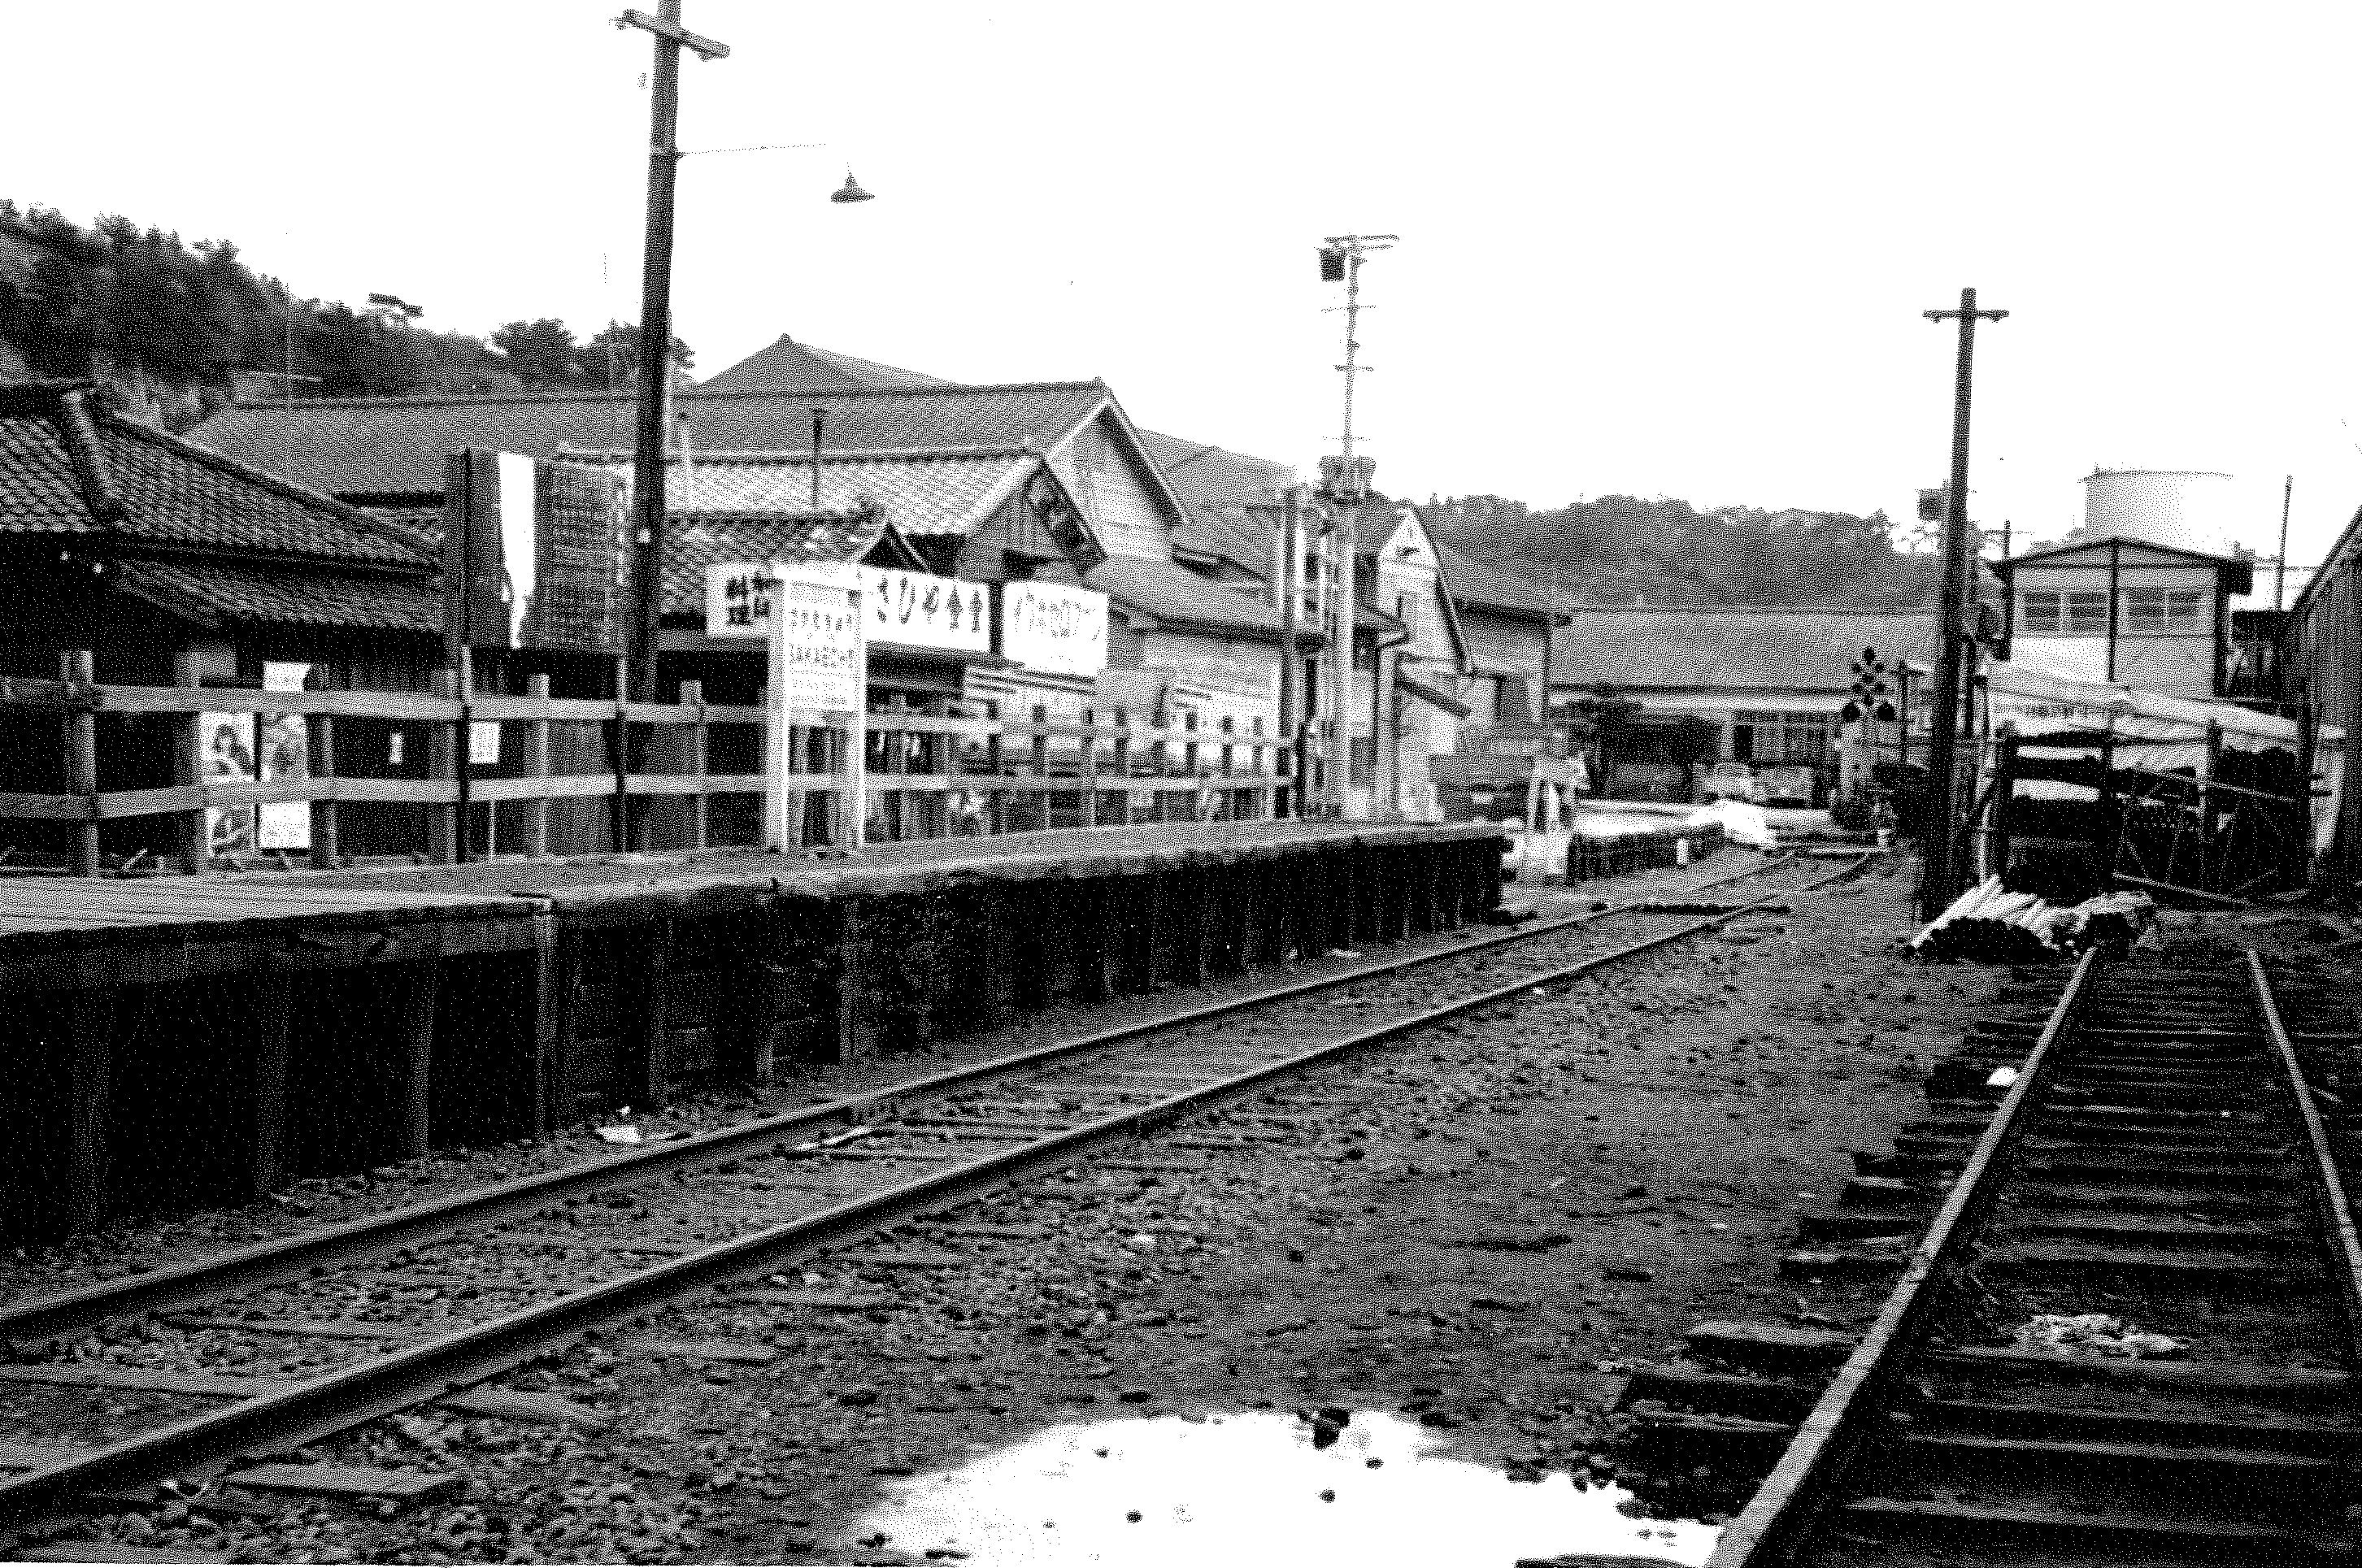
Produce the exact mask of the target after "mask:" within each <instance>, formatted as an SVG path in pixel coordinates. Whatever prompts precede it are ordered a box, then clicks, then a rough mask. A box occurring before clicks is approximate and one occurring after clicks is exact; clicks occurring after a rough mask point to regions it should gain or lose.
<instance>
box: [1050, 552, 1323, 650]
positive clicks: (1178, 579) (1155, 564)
mask: <svg viewBox="0 0 2362 1568" xmlns="http://www.w3.org/2000/svg"><path fill="white" fill-rule="evenodd" d="M1083 581H1084V583H1085V584H1086V585H1087V586H1088V587H1094V588H1099V589H1102V590H1104V591H1105V592H1106V593H1107V594H1108V596H1109V598H1113V599H1115V600H1116V601H1117V602H1118V603H1120V604H1122V605H1124V606H1127V607H1128V608H1130V609H1136V610H1140V611H1142V613H1144V614H1146V615H1148V616H1150V617H1152V618H1153V619H1154V620H1156V621H1157V622H1159V623H1160V624H1162V625H1166V626H1187V627H1194V628H1199V629H1202V630H1210V631H1226V632H1230V633H1232V634H1234V635H1237V636H1241V637H1248V638H1252V639H1253V640H1255V641H1278V639H1279V632H1280V626H1279V611H1278V610H1277V609H1275V608H1273V607H1272V606H1270V605H1268V604H1265V603H1264V602H1263V601H1262V600H1261V599H1254V598H1248V597H1247V596H1246V595H1244V594H1242V593H1239V592H1236V591H1234V590H1232V589H1231V588H1226V587H1222V586H1221V585H1220V584H1219V583H1213V582H1209V581H1208V580H1207V579H1205V578H1204V577H1201V576H1198V574H1197V573H1195V572H1193V571H1191V570H1189V568H1188V567H1187V566H1182V565H1175V563H1173V562H1171V561H1156V560H1147V559H1142V558H1140V557H1136V556H1130V555H1110V556H1109V557H1108V558H1107V560H1105V561H1104V562H1102V563H1100V564H1099V565H1097V566H1094V567H1093V568H1091V570H1090V571H1089V573H1087V575H1086V576H1084V578H1083Z"/></svg>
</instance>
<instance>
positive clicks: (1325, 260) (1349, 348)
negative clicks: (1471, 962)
mask: <svg viewBox="0 0 2362 1568" xmlns="http://www.w3.org/2000/svg"><path fill="white" fill-rule="evenodd" d="M1400 238H1401V236H1399V235H1391V234H1345V235H1330V236H1329V237H1328V238H1327V239H1325V240H1323V241H1322V242H1321V247H1320V277H1321V280H1322V281H1323V282H1330V283H1334V282H1340V281H1341V282H1342V283H1343V284H1344V285H1345V302H1344V304H1343V305H1342V306H1334V305H1332V306H1330V307H1329V308H1330V309H1331V310H1339V309H1341V310H1342V311H1343V312H1344V313H1345V362H1344V363H1343V364H1342V365H1340V366H1338V367H1337V368H1338V369H1339V370H1340V371H1341V372H1343V374H1344V377H1345V420H1344V430H1343V434H1342V443H1341V452H1340V455H1339V456H1337V457H1335V458H1333V459H1332V458H1323V459H1322V460H1321V464H1320V468H1321V481H1322V483H1321V490H1322V493H1323V494H1324V495H1325V496H1326V497H1327V499H1329V500H1330V502H1332V503H1333V504H1334V506H1335V509H1336V513H1337V516H1336V521H1335V522H1334V523H1333V524H1332V525H1331V526H1330V535H1329V541H1330V550H1331V552H1332V559H1333V560H1334V561H1335V562H1336V589H1335V592H1334V593H1333V595H1332V596H1331V597H1332V598H1334V599H1335V601H1336V610H1335V614H1334V616H1333V618H1332V630H1330V643H1329V673H1330V693H1331V701H1330V705H1329V722H1330V727H1331V729H1332V732H1333V733H1334V734H1335V736H1336V740H1335V743H1334V744H1333V745H1332V746H1331V747H1330V756H1329V767H1330V802H1331V804H1332V806H1333V809H1334V812H1335V815H1337V816H1339V817H1342V816H1344V815H1345V802H1346V798H1347V795H1346V792H1347V790H1348V789H1349V788H1350V787H1351V785H1352V776H1353V608H1354V592H1355V584H1354V578H1355V575H1356V574H1355V571H1354V565H1355V562H1356V560H1357V558H1358V554H1359V546H1358V544H1357V542H1356V541H1355V539H1354V529H1355V525H1356V523H1357V522H1358V521H1359V513H1360V511H1361V507H1362V503H1363V501H1364V500H1366V499H1369V494H1370V474H1371V465H1370V463H1369V460H1368V459H1366V458H1361V457H1357V456H1356V455H1354V452H1353V382H1354V379H1355V378H1357V377H1358V376H1360V375H1361V374H1362V373H1363V372H1364V371H1368V370H1373V369H1374V368H1376V367H1374V366H1370V365H1364V364H1363V363H1362V345H1361V341H1360V333H1359V330H1358V329H1359V327H1360V325H1361V320H1362V312H1363V310H1364V309H1368V308H1372V307H1366V306H1364V305H1363V303H1362V262H1363V259H1364V258H1367V257H1368V256H1369V255H1371V254H1372V253H1374V252H1376V251H1381V250H1392V249H1393V248H1394V247H1395V244H1396V241H1397V240H1399V239H1400ZM1377 665H1378V661H1377V656H1376V654H1375V652H1374V651H1373V652H1372V655H1371V659H1370V689H1371V692H1372V694H1373V696H1377V695H1380V694H1379V693H1378V691H1377V683H1378V668H1377ZM1377 749H1378V734H1377V729H1376V728H1375V727H1374V726H1373V728H1372V729H1371V731H1370V782H1371V784H1372V786H1373V788H1374V786H1375V784H1376V783H1377Z"/></svg>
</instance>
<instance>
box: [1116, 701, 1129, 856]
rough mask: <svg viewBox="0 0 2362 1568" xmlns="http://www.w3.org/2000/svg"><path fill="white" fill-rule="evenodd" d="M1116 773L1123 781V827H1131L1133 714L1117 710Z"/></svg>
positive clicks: (1121, 709) (1127, 710)
mask: <svg viewBox="0 0 2362 1568" xmlns="http://www.w3.org/2000/svg"><path fill="white" fill-rule="evenodd" d="M1115 771H1116V773H1117V775H1118V776H1119V777H1120V778H1121V779H1122V781H1123V808H1122V818H1123V825H1124V826H1125V827H1126V828H1129V827H1131V710H1130V709H1128V708H1121V707H1119V708H1117V709H1116V710H1115Z"/></svg>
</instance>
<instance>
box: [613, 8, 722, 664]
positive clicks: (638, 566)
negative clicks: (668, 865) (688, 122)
mask: <svg viewBox="0 0 2362 1568" xmlns="http://www.w3.org/2000/svg"><path fill="white" fill-rule="evenodd" d="M615 26H616V27H638V28H640V29H642V30H643V31H645V32H648V33H652V34H654V35H655V36H656V62H655V67H654V69H653V70H651V71H649V73H648V215H647V236H646V243H645V245H644V247H643V248H642V251H641V257H640V365H639V398H638V408H637V409H636V411H635V420H634V424H633V441H632V510H633V511H635V513H637V514H638V520H637V521H638V527H637V528H636V529H635V531H634V533H633V541H634V544H635V553H634V554H635V558H634V561H633V573H632V595H633V608H634V609H635V611H636V612H637V613H635V615H634V616H633V618H632V646H631V650H630V652H631V663H632V671H633V674H632V680H633V684H634V685H635V686H636V687H637V689H638V696H639V698H640V700H641V701H643V702H653V701H655V700H656V685H657V617H658V616H659V615H660V614H661V613H662V607H663V604H664V582H663V577H664V543H665V472H664V468H665V406H666V403H667V401H668V399H667V396H666V394H667V391H668V389H669V387H670V385H671V381H672V192H673V181H674V177H675V176H676V175H677V174H678V173H679V170H680V148H679V146H677V145H676V144H675V140H674V137H675V136H676V134H677V132H678V128H679V126H678V123H679V118H680V51H681V49H682V48H683V46H686V47H688V48H689V49H693V50H695V51H696V53H697V55H698V57H699V58H700V59H701V60H724V59H727V58H728V57H729V54H730V46H729V45H727V44H723V43H716V42H715V41H714V40H713V39H712V38H701V37H700V36H699V35H697V34H695V33H692V32H690V30H689V29H688V28H686V27H682V26H681V25H680V0H661V3H660V4H659V5H657V15H655V16H649V15H648V14H647V13H646V12H645V11H626V12H624V14H623V15H622V16H618V17H616V18H615ZM618 695H621V694H618Z"/></svg>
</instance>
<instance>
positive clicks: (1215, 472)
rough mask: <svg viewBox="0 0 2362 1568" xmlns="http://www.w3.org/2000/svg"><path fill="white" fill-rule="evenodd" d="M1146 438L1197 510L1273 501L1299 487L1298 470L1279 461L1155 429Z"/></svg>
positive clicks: (1144, 434) (1169, 476)
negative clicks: (1297, 480)
mask: <svg viewBox="0 0 2362 1568" xmlns="http://www.w3.org/2000/svg"><path fill="white" fill-rule="evenodd" d="M1140 440H1141V444H1142V445H1144V446H1146V447H1147V448H1148V455H1150V456H1152V457H1153V458H1155V459H1156V464H1157V466H1159V467H1160V468H1163V469H1164V477H1165V478H1166V480H1167V481H1169V482H1170V483H1171V484H1172V486H1173V488H1175V490H1177V491H1179V492H1180V495H1181V499H1183V500H1185V501H1187V502H1188V503H1189V506H1190V510H1197V509H1198V508H1200V507H1208V506H1235V505H1237V504H1239V503H1240V502H1242V501H1255V500H1266V499H1273V498H1275V497H1276V496H1277V495H1278V494H1279V492H1280V491H1281V490H1284V489H1286V488H1287V487H1288V486H1290V485H1292V484H1294V483H1296V470H1295V469H1294V468H1292V467H1290V466H1288V465H1286V464H1285V463H1282V462H1279V461H1278V460H1276V459H1275V458H1270V457H1253V456H1249V455H1247V454H1246V453H1243V452H1232V451H1231V450H1230V449H1229V448H1228V447H1223V446H1213V445H1209V444H1207V443H1205V442H1202V441H1189V440H1186V439H1184V438H1183V437H1181V436H1178V435H1163V434H1160V433H1157V432H1155V431H1153V430H1142V431H1141V433H1140Z"/></svg>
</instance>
